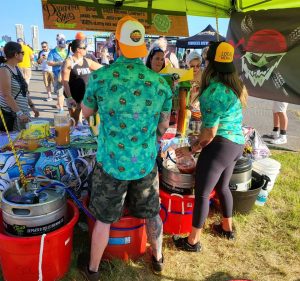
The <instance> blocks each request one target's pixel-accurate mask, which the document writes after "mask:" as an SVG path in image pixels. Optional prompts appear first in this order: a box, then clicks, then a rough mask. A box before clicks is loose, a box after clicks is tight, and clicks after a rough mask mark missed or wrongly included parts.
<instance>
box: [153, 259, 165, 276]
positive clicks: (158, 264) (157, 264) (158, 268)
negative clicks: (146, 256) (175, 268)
mask: <svg viewBox="0 0 300 281" xmlns="http://www.w3.org/2000/svg"><path fill="white" fill-rule="evenodd" d="M151 263H152V271H153V273H154V274H161V272H162V271H163V268H164V255H162V257H161V258H160V259H159V260H157V259H156V258H155V257H154V256H153V255H152V258H151Z"/></svg>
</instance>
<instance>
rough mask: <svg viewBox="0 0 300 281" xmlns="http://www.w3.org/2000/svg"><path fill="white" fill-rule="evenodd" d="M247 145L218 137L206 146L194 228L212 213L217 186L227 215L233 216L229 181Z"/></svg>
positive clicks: (198, 179)
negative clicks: (210, 197) (210, 204)
mask: <svg viewBox="0 0 300 281" xmlns="http://www.w3.org/2000/svg"><path fill="white" fill-rule="evenodd" d="M243 147H244V145H240V144H237V143H234V142H232V141H230V140H228V139H225V138H223V137H220V136H217V137H215V139H214V140H213V141H212V142H211V143H210V144H208V145H207V146H206V147H205V148H203V149H202V151H201V153H200V156H199V158H198V162H197V167H196V182H195V206H194V210H193V227H196V228H202V227H203V224H204V222H205V220H206V218H207V216H208V212H209V195H210V193H211V192H212V190H213V189H214V188H215V189H216V192H217V195H218V197H219V200H220V203H221V208H222V214H223V217H224V218H230V217H232V205H233V201H232V194H231V191H230V189H229V181H230V178H231V176H232V172H233V169H234V166H235V163H236V161H237V160H238V159H239V158H240V157H241V155H242V152H243Z"/></svg>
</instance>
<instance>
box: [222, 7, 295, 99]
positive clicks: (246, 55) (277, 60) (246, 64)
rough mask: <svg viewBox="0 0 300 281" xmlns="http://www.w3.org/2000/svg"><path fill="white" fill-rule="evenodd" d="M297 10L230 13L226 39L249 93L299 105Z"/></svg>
mask: <svg viewBox="0 0 300 281" xmlns="http://www.w3.org/2000/svg"><path fill="white" fill-rule="evenodd" d="M299 14H300V9H299V8H296V9H281V10H268V11H266V10H264V11H256V12H255V11H254V12H247V13H232V17H231V19H230V23H229V29H228V33H227V40H228V41H229V42H230V43H231V44H232V45H233V46H234V47H235V65H236V66H237V69H238V71H239V74H240V76H241V78H242V79H243V81H244V83H245V85H246V87H247V89H248V92H249V94H250V95H251V96H254V97H258V98H263V99H268V100H275V101H283V102H289V103H293V104H300V56H299V54H300V18H299Z"/></svg>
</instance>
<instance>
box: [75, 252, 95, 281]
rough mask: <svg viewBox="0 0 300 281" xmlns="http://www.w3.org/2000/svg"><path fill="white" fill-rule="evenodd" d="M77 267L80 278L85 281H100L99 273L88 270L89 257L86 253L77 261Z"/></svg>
mask: <svg viewBox="0 0 300 281" xmlns="http://www.w3.org/2000/svg"><path fill="white" fill-rule="evenodd" d="M77 266H78V269H79V271H80V273H81V274H82V276H83V277H84V278H85V280H87V281H100V273H99V271H98V272H92V271H90V270H89V257H88V255H87V254H86V253H81V254H79V256H78V259H77Z"/></svg>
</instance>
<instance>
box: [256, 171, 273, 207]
mask: <svg viewBox="0 0 300 281" xmlns="http://www.w3.org/2000/svg"><path fill="white" fill-rule="evenodd" d="M261 177H262V180H263V181H264V185H263V187H262V188H261V190H260V192H259V194H258V196H257V198H256V201H255V205H257V206H263V205H265V203H266V201H267V198H268V194H269V192H268V190H267V187H268V183H269V182H270V178H269V177H268V176H266V175H262V176H261Z"/></svg>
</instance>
